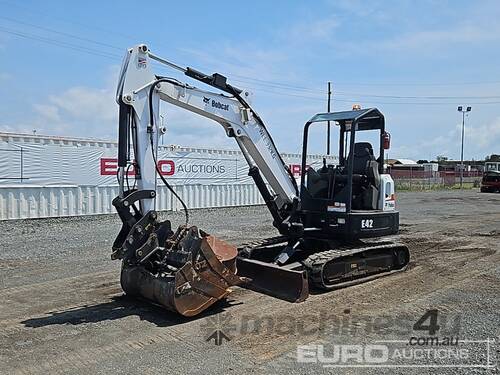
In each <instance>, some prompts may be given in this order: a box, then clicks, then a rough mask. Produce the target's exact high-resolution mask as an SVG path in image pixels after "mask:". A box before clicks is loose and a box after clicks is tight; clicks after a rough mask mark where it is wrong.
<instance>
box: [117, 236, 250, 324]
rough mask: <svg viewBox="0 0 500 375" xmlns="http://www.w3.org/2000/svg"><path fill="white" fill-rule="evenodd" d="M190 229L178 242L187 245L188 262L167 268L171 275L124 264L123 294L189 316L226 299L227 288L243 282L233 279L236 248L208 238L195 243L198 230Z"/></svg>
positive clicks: (210, 237) (211, 237)
mask: <svg viewBox="0 0 500 375" xmlns="http://www.w3.org/2000/svg"><path fill="white" fill-rule="evenodd" d="M192 228H195V230H187V231H185V234H183V239H182V243H183V244H184V246H185V245H186V244H188V245H189V249H188V250H189V252H190V259H189V260H188V261H187V262H185V263H184V264H183V265H182V266H181V267H179V268H177V269H175V268H174V267H170V268H171V269H173V271H172V272H158V273H152V272H150V271H149V270H148V269H147V268H146V267H145V266H143V265H133V266H128V265H126V264H125V262H124V264H123V267H122V273H121V285H122V288H123V290H124V291H125V293H126V294H127V295H131V296H135V297H139V298H145V299H147V300H148V301H151V302H153V303H155V304H159V305H161V306H163V307H165V308H167V309H168V310H171V311H174V312H176V313H179V314H181V315H184V316H188V317H190V316H194V315H197V314H199V313H201V312H202V311H204V310H205V309H207V308H208V307H209V306H211V305H213V304H214V303H215V302H217V301H218V300H220V299H222V298H224V297H226V296H227V295H228V294H229V293H230V292H231V290H230V287H231V286H233V285H238V284H241V283H243V282H245V279H244V278H240V277H238V276H236V256H237V250H236V248H235V247H234V246H231V245H229V244H228V243H226V242H224V241H222V240H219V239H218V238H216V237H214V236H211V235H205V236H202V238H201V241H199V237H197V233H198V230H197V229H196V227H192ZM179 243H180V242H179V241H178V242H177V246H178V244H179ZM174 250H177V249H174ZM184 250H185V249H184Z"/></svg>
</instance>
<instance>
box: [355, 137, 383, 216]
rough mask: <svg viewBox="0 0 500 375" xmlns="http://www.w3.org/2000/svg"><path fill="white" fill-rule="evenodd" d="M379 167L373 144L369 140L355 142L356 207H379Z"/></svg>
mask: <svg viewBox="0 0 500 375" xmlns="http://www.w3.org/2000/svg"><path fill="white" fill-rule="evenodd" d="M378 167H379V165H378V162H377V160H376V159H375V156H374V155H373V147H372V145H371V144H370V143H369V142H357V143H355V144H354V158H353V191H352V192H353V197H352V198H353V200H352V205H353V208H354V209H358V210H359V209H365V210H376V209H377V203H378V188H379V186H380V175H379V170H378ZM356 175H357V176H356ZM354 177H356V178H354Z"/></svg>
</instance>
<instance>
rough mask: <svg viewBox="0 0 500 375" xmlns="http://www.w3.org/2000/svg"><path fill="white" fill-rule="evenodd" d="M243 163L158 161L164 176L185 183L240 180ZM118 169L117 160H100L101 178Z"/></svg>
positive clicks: (198, 159) (181, 159)
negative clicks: (239, 165)
mask: <svg viewBox="0 0 500 375" xmlns="http://www.w3.org/2000/svg"><path fill="white" fill-rule="evenodd" d="M241 162H242V161H241V160H238V159H209V158H202V157H188V156H183V157H168V158H165V159H160V160H158V169H159V170H160V173H161V174H162V175H163V176H168V177H170V178H171V179H181V180H183V181H194V180H238V178H239V175H241V172H242V171H240V170H239V168H238V163H240V164H241ZM243 162H244V161H243ZM242 166H243V165H242ZM117 167H118V165H117V159H116V158H101V160H100V174H101V176H115V175H116V171H117ZM127 174H128V175H129V176H135V174H136V172H135V170H134V168H133V167H130V168H129V169H128V172H127ZM241 177H243V176H241Z"/></svg>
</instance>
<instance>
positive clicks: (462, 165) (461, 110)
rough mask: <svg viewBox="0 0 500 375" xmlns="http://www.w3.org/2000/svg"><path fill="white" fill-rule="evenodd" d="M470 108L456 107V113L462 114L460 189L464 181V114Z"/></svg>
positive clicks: (470, 108)
mask: <svg viewBox="0 0 500 375" xmlns="http://www.w3.org/2000/svg"><path fill="white" fill-rule="evenodd" d="M471 110H472V107H465V109H464V107H462V106H459V107H458V112H462V149H461V152H460V189H461V188H462V184H463V180H464V130H465V114H466V113H467V112H470V111H471Z"/></svg>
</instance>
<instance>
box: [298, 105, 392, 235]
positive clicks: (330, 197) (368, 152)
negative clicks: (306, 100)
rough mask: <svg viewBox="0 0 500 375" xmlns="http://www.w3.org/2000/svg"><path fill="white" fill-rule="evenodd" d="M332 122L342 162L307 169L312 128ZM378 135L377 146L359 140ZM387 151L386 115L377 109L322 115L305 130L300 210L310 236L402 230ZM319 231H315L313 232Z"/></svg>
mask: <svg viewBox="0 0 500 375" xmlns="http://www.w3.org/2000/svg"><path fill="white" fill-rule="evenodd" d="M328 121H330V122H333V123H334V124H336V125H337V126H338V128H339V153H338V155H339V157H338V164H337V165H333V164H329V165H327V163H326V159H324V161H323V166H321V167H319V168H317V169H314V168H313V167H308V165H307V150H308V138H309V130H310V127H311V126H312V125H314V124H319V123H326V122H328ZM374 130H375V131H377V132H378V138H379V144H377V145H375V146H376V147H377V148H376V154H375V150H374V147H373V145H372V144H371V143H369V142H357V141H356V135H357V134H358V133H360V132H363V131H374ZM388 147H389V134H388V133H387V132H386V131H385V121H384V116H383V114H382V113H381V112H380V111H379V110H378V109H376V108H368V109H363V110H353V111H343V112H335V113H321V114H317V115H315V116H314V117H313V118H312V119H311V120H309V121H308V122H307V123H306V125H305V127H304V139H303V148H302V173H301V184H300V198H301V199H300V200H301V207H300V211H301V214H302V221H303V224H304V228H310V229H309V230H307V231H306V233H308V234H310V235H313V236H320V237H322V238H325V237H327V238H328V237H342V238H344V239H351V240H353V239H359V238H367V237H381V236H385V235H391V234H395V233H397V231H398V223H399V213H398V212H397V211H396V210H395V204H394V199H395V197H394V181H393V180H392V178H391V176H390V175H388V174H384V163H383V160H384V149H385V148H388ZM314 228H316V230H315V229H314Z"/></svg>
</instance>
